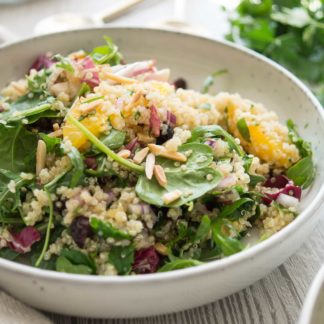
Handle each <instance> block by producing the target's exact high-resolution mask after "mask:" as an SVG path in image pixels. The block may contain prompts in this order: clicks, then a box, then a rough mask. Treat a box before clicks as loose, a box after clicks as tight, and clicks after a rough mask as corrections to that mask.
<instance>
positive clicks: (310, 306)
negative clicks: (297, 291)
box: [298, 266, 324, 324]
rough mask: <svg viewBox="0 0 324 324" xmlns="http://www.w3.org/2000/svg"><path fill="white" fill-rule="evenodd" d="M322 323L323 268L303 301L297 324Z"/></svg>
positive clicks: (323, 300) (323, 299)
mask: <svg viewBox="0 0 324 324" xmlns="http://www.w3.org/2000/svg"><path fill="white" fill-rule="evenodd" d="M323 321H324V266H322V268H321V269H320V271H319V272H318V273H317V275H316V277H315V279H314V281H313V282H312V285H311V287H310V289H309V291H308V293H307V296H306V298H305V301H304V305H303V309H302V312H301V314H300V317H299V322H298V323H299V324H321V323H323Z"/></svg>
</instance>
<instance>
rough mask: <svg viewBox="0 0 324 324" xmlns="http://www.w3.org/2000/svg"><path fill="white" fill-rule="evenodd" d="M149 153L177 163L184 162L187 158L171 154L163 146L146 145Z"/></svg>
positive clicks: (174, 153) (178, 154)
mask: <svg viewBox="0 0 324 324" xmlns="http://www.w3.org/2000/svg"><path fill="white" fill-rule="evenodd" d="M148 147H149V148H150V151H151V152H152V153H154V154H155V155H160V156H163V157H165V158H167V159H170V160H174V161H179V162H186V161H187V157H186V156H185V155H184V154H182V153H179V152H172V151H168V150H167V149H166V148H165V147H164V146H161V145H156V144H148Z"/></svg>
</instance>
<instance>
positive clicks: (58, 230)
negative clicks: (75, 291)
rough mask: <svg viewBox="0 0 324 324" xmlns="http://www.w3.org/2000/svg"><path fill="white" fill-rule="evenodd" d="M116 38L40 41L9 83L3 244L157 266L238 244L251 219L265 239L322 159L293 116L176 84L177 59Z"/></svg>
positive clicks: (80, 268)
mask: <svg viewBox="0 0 324 324" xmlns="http://www.w3.org/2000/svg"><path fill="white" fill-rule="evenodd" d="M105 40H106V45H105V46H103V47H100V49H99V48H95V49H94V50H93V51H92V52H90V53H88V52H86V51H78V52H75V53H71V54H70V55H68V56H66V57H64V56H61V55H54V56H53V55H52V54H49V53H47V54H44V55H40V56H39V57H38V58H37V59H36V61H35V62H34V63H33V65H32V67H31V69H30V70H29V71H28V73H27V76H26V77H25V78H23V79H21V80H18V81H13V82H11V83H9V84H8V85H7V86H6V87H5V88H4V89H2V91H1V96H0V132H1V134H0V135H1V136H0V138H1V140H0V141H2V142H1V145H0V146H1V147H2V148H3V151H2V157H3V158H2V159H1V160H0V182H1V186H0V256H1V257H4V258H8V259H11V260H14V259H16V260H17V261H20V260H22V261H23V262H26V260H27V262H29V263H30V264H31V265H32V266H36V267H41V268H44V269H49V270H56V271H60V272H69V273H77V274H93V275H95V274H98V275H129V274H131V275H135V274H146V273H154V272H157V271H168V270H176V269H181V268H184V267H188V266H196V265H199V264H202V263H204V262H208V261H211V260H215V259H219V258H223V257H226V256H229V255H231V254H235V253H238V252H240V251H242V250H243V249H245V248H247V247H246V246H245V245H244V244H243V243H242V241H241V240H242V238H243V237H244V236H245V235H247V234H248V233H249V231H250V230H252V229H258V231H259V233H260V239H264V238H267V237H269V236H271V235H272V234H274V233H276V232H278V231H280V230H281V229H282V228H283V227H285V226H286V225H288V224H289V223H290V222H292V221H293V220H294V218H295V217H296V216H297V215H298V203H299V201H300V199H301V194H302V188H306V187H307V186H309V185H310V184H311V182H312V178H313V176H314V166H313V164H312V152H311V149H310V145H309V144H308V143H307V142H305V141H303V139H302V138H300V137H299V135H298V133H297V131H296V128H295V126H294V124H293V122H292V121H291V120H289V121H288V122H287V125H284V124H282V123H281V122H280V121H279V119H278V116H277V115H276V113H275V112H273V111H269V110H267V109H266V108H265V107H264V106H263V105H262V104H260V103H255V102H252V101H250V100H247V99H244V98H242V97H241V96H240V95H238V94H230V93H218V94H216V95H211V94H207V93H200V92H198V91H194V90H188V89H182V88H177V87H176V85H177V84H180V83H179V82H174V83H172V82H170V71H169V69H167V68H166V69H162V70H159V69H158V68H157V67H156V62H155V61H154V60H148V61H141V62H134V63H130V64H126V63H124V61H123V59H122V56H121V54H120V53H119V52H118V49H117V47H116V45H115V44H113V43H112V42H111V40H110V39H109V38H105ZM181 84H184V82H182V83H181ZM9 149H10V152H11V153H12V154H10V156H9V154H8V150H9ZM303 168H308V169H307V170H309V172H307V174H304V173H302V172H301V171H302V169H303Z"/></svg>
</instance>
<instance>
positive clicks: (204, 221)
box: [194, 215, 211, 241]
mask: <svg viewBox="0 0 324 324" xmlns="http://www.w3.org/2000/svg"><path fill="white" fill-rule="evenodd" d="M210 229H211V221H210V218H209V217H208V216H207V215H204V216H203V217H202V218H201V221H200V224H199V227H198V228H197V231H196V234H195V239H194V240H195V241H201V240H203V239H204V238H205V237H206V236H207V235H208V233H209V232H210Z"/></svg>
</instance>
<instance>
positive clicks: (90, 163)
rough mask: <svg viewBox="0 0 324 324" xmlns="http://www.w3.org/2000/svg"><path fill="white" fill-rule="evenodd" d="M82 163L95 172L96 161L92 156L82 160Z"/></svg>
mask: <svg viewBox="0 0 324 324" xmlns="http://www.w3.org/2000/svg"><path fill="white" fill-rule="evenodd" d="M84 163H85V165H86V166H87V167H88V168H89V169H92V170H96V169H97V166H98V165H97V160H96V158H95V157H94V156H88V157H86V158H85V159H84Z"/></svg>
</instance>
